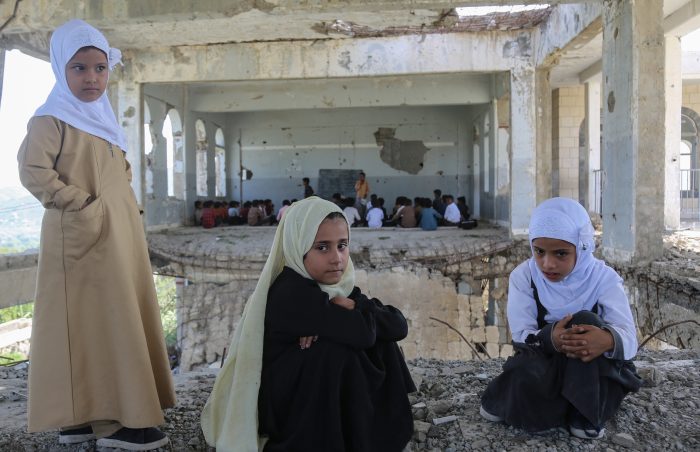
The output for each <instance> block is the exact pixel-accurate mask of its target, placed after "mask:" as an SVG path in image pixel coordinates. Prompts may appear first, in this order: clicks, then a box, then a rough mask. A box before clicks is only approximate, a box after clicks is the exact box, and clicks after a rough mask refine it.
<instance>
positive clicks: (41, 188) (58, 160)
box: [18, 20, 175, 450]
mask: <svg viewBox="0 0 700 452" xmlns="http://www.w3.org/2000/svg"><path fill="white" fill-rule="evenodd" d="M120 60H121V53H120V52H119V51H118V50H117V49H112V48H110V47H109V44H108V43H107V40H106V39H105V37H104V36H103V35H102V33H100V32H99V31H98V30H97V29H95V28H93V27H92V26H90V25H88V24H87V23H85V22H83V21H80V20H72V21H70V22H67V23H65V24H64V25H62V26H61V27H59V28H57V29H56V30H55V32H54V34H53V36H52V37H51V66H52V68H53V72H54V75H55V77H56V84H55V85H54V88H53V90H52V91H51V94H49V97H48V99H47V100H46V103H45V104H44V105H43V106H41V107H40V108H39V109H38V110H37V111H36V113H35V115H34V117H33V118H32V119H31V120H30V121H29V124H28V126H27V136H26V138H25V139H24V142H23V143H22V146H21V147H20V150H19V155H18V161H19V172H20V179H21V181H22V184H23V185H24V186H25V187H26V188H27V189H28V190H29V191H30V192H31V193H32V194H33V195H34V196H35V197H36V198H37V199H39V200H40V201H41V203H42V204H43V205H44V207H45V208H46V211H45V212H44V218H43V221H42V227H41V246H40V252H39V270H38V281H37V290H36V298H35V305H34V325H33V331H32V338H31V355H30V369H29V408H28V417H29V425H28V428H29V431H30V432H37V431H43V430H48V429H55V428H58V429H60V433H59V442H61V443H63V444H71V443H77V442H81V441H86V440H89V439H93V438H97V446H101V447H116V448H122V449H127V450H150V449H155V448H157V447H161V446H163V445H165V444H167V443H168V438H167V437H166V436H165V435H164V434H163V433H162V432H161V431H160V430H158V429H157V428H154V426H156V425H158V424H161V423H162V422H163V413H162V409H163V408H167V407H171V406H173V405H174V403H175V396H174V391H173V384H172V377H171V373H170V367H169V363H168V357H167V352H166V349H165V343H164V340H163V330H162V326H161V321H160V312H159V310H158V304H157V299H156V293H155V288H154V285H153V277H152V271H151V265H150V261H149V257H148V249H147V246H146V240H145V236H144V232H143V225H142V222H141V218H140V215H139V208H138V206H137V204H136V199H135V197H134V193H133V191H132V189H131V186H130V185H129V182H130V180H131V171H130V166H129V163H128V162H127V161H126V159H125V158H124V153H125V150H126V143H125V141H126V140H125V137H124V133H123V131H122V130H121V128H120V127H119V125H118V124H117V121H116V118H115V116H114V112H113V111H112V108H111V106H110V104H109V101H108V99H107V95H106V94H105V89H106V87H107V81H108V78H109V70H111V69H112V68H113V67H114V65H116V64H117V63H118V62H120Z"/></svg>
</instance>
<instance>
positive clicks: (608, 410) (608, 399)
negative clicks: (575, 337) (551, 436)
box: [481, 343, 641, 432]
mask: <svg viewBox="0 0 700 452" xmlns="http://www.w3.org/2000/svg"><path fill="white" fill-rule="evenodd" d="M513 347H514V349H515V355H514V356H512V357H510V358H508V360H507V361H506V362H505V364H504V365H503V373H502V374H501V375H499V376H498V377H496V378H495V379H493V380H492V381H491V382H490V383H489V385H488V387H487V388H486V391H485V392H484V394H483V396H482V399H481V405H482V407H483V408H484V409H485V410H486V411H487V412H489V413H490V414H493V415H495V416H498V417H501V418H503V419H504V421H505V423H506V424H508V425H512V426H514V427H518V428H522V429H524V430H527V431H530V432H536V431H542V430H547V429H550V428H554V427H562V426H568V425H569V424H570V423H571V419H572V418H573V417H575V416H583V417H584V418H585V419H586V420H587V421H588V422H590V423H591V424H592V425H593V426H595V427H596V428H602V427H603V425H604V424H605V422H606V421H607V420H608V419H610V418H611V417H612V416H613V415H614V414H615V412H616V411H617V409H618V408H619V406H620V403H622V399H623V398H624V397H625V395H627V393H628V392H630V391H635V392H636V391H637V390H639V387H640V386H641V379H640V377H639V376H638V375H637V373H636V370H635V367H634V364H633V363H632V362H631V361H622V360H613V359H608V358H606V357H604V356H599V357H598V358H596V359H594V360H593V361H590V362H588V363H584V362H583V361H581V360H580V359H575V358H567V357H566V355H564V354H562V353H553V354H547V353H545V351H544V350H542V348H541V347H538V346H536V345H530V344H524V343H513Z"/></svg>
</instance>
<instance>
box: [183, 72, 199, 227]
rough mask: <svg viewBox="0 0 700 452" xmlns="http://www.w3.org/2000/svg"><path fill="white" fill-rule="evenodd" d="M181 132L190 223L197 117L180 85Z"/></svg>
mask: <svg viewBox="0 0 700 452" xmlns="http://www.w3.org/2000/svg"><path fill="white" fill-rule="evenodd" d="M182 91H183V92H182V99H183V102H182V105H183V106H182V116H183V117H182V134H183V135H184V136H183V140H182V142H183V143H184V147H185V149H184V152H183V157H184V164H185V224H190V225H191V224H192V222H193V221H194V202H195V201H196V200H197V153H196V152H195V146H196V141H197V132H196V131H195V121H196V120H197V117H196V116H195V114H194V113H192V112H191V111H190V109H189V108H190V107H189V91H188V89H187V87H186V86H185V85H184V84H183V86H182Z"/></svg>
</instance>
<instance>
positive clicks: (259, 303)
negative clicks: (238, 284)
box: [201, 196, 355, 452]
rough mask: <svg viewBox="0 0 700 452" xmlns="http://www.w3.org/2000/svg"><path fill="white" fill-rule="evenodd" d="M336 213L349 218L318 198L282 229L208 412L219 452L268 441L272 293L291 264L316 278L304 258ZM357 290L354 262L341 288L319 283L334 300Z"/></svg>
mask: <svg viewBox="0 0 700 452" xmlns="http://www.w3.org/2000/svg"><path fill="white" fill-rule="evenodd" d="M332 212H338V213H340V214H342V213H343V211H342V210H340V208H339V207H338V206H336V205H335V204H334V203H332V202H329V201H324V200H322V199H320V198H317V197H315V196H312V197H309V198H306V199H304V200H302V201H298V202H295V203H294V204H292V205H291V207H289V208H288V209H287V210H286V211H285V213H284V216H283V217H282V221H280V224H279V226H278V227H277V232H276V233H275V238H274V240H273V242H272V249H271V250H270V255H269V256H268V258H267V261H266V262H265V266H264V267H263V270H262V273H261V274H260V279H258V284H257V285H256V286H255V291H253V294H252V295H251V296H250V298H249V299H248V302H247V303H246V306H245V309H244V310H243V315H242V317H241V321H240V322H239V324H238V327H237V328H236V331H235V332H234V335H233V340H232V341H231V346H230V347H229V352H228V357H227V358H226V362H225V363H224V367H223V369H221V371H220V372H219V375H218V376H217V378H216V383H215V384H214V389H213V390H212V393H211V395H210V396H209V400H208V401H207V404H206V405H205V407H204V411H202V420H201V422H202V430H203V431H204V437H205V438H206V440H207V443H209V445H211V446H214V447H216V450H217V451H219V452H228V451H243V452H250V451H253V450H258V449H260V450H262V447H263V445H264V441H263V440H262V439H259V438H258V391H259V389H260V375H261V372H262V353H263V339H264V327H265V307H266V306H267V293H268V291H269V289H270V285H272V283H273V282H274V281H275V279H276V278H277V276H278V275H279V274H280V272H281V271H282V269H283V268H284V266H285V265H286V266H288V267H290V268H291V269H293V270H294V271H296V272H297V273H299V274H300V275H302V276H304V277H305V278H309V279H311V277H310V276H309V275H308V273H307V272H306V269H305V268H304V255H305V254H306V253H307V252H308V251H309V250H310V249H311V246H312V245H313V242H314V239H315V238H316V233H317V231H318V227H319V226H320V224H321V222H322V221H323V220H324V219H325V218H326V217H327V216H328V215H329V214H330V213H332ZM343 218H345V216H343ZM349 233H350V228H348V234H349ZM348 238H349V237H348ZM354 285H355V269H354V267H353V265H352V260H350V259H349V258H348V263H347V266H346V267H345V272H344V273H343V277H342V278H341V280H340V282H339V283H338V284H335V285H331V286H328V285H322V284H319V286H320V288H321V290H323V291H324V292H326V293H327V294H328V296H329V297H330V298H333V297H335V296H337V295H341V296H346V297H347V296H348V295H350V292H352V290H353V288H354Z"/></svg>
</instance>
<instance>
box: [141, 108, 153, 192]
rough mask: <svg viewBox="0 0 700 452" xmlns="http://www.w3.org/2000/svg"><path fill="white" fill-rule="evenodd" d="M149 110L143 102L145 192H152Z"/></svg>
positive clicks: (151, 147)
mask: <svg viewBox="0 0 700 452" xmlns="http://www.w3.org/2000/svg"><path fill="white" fill-rule="evenodd" d="M151 124H152V120H151V110H150V109H149V108H148V103H147V102H144V103H143V153H144V155H145V157H146V158H145V163H146V174H145V176H146V194H147V195H152V194H153V163H154V162H153V156H154V154H155V152H154V148H153V146H154V140H153V130H152V129H153V128H152V127H151Z"/></svg>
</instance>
